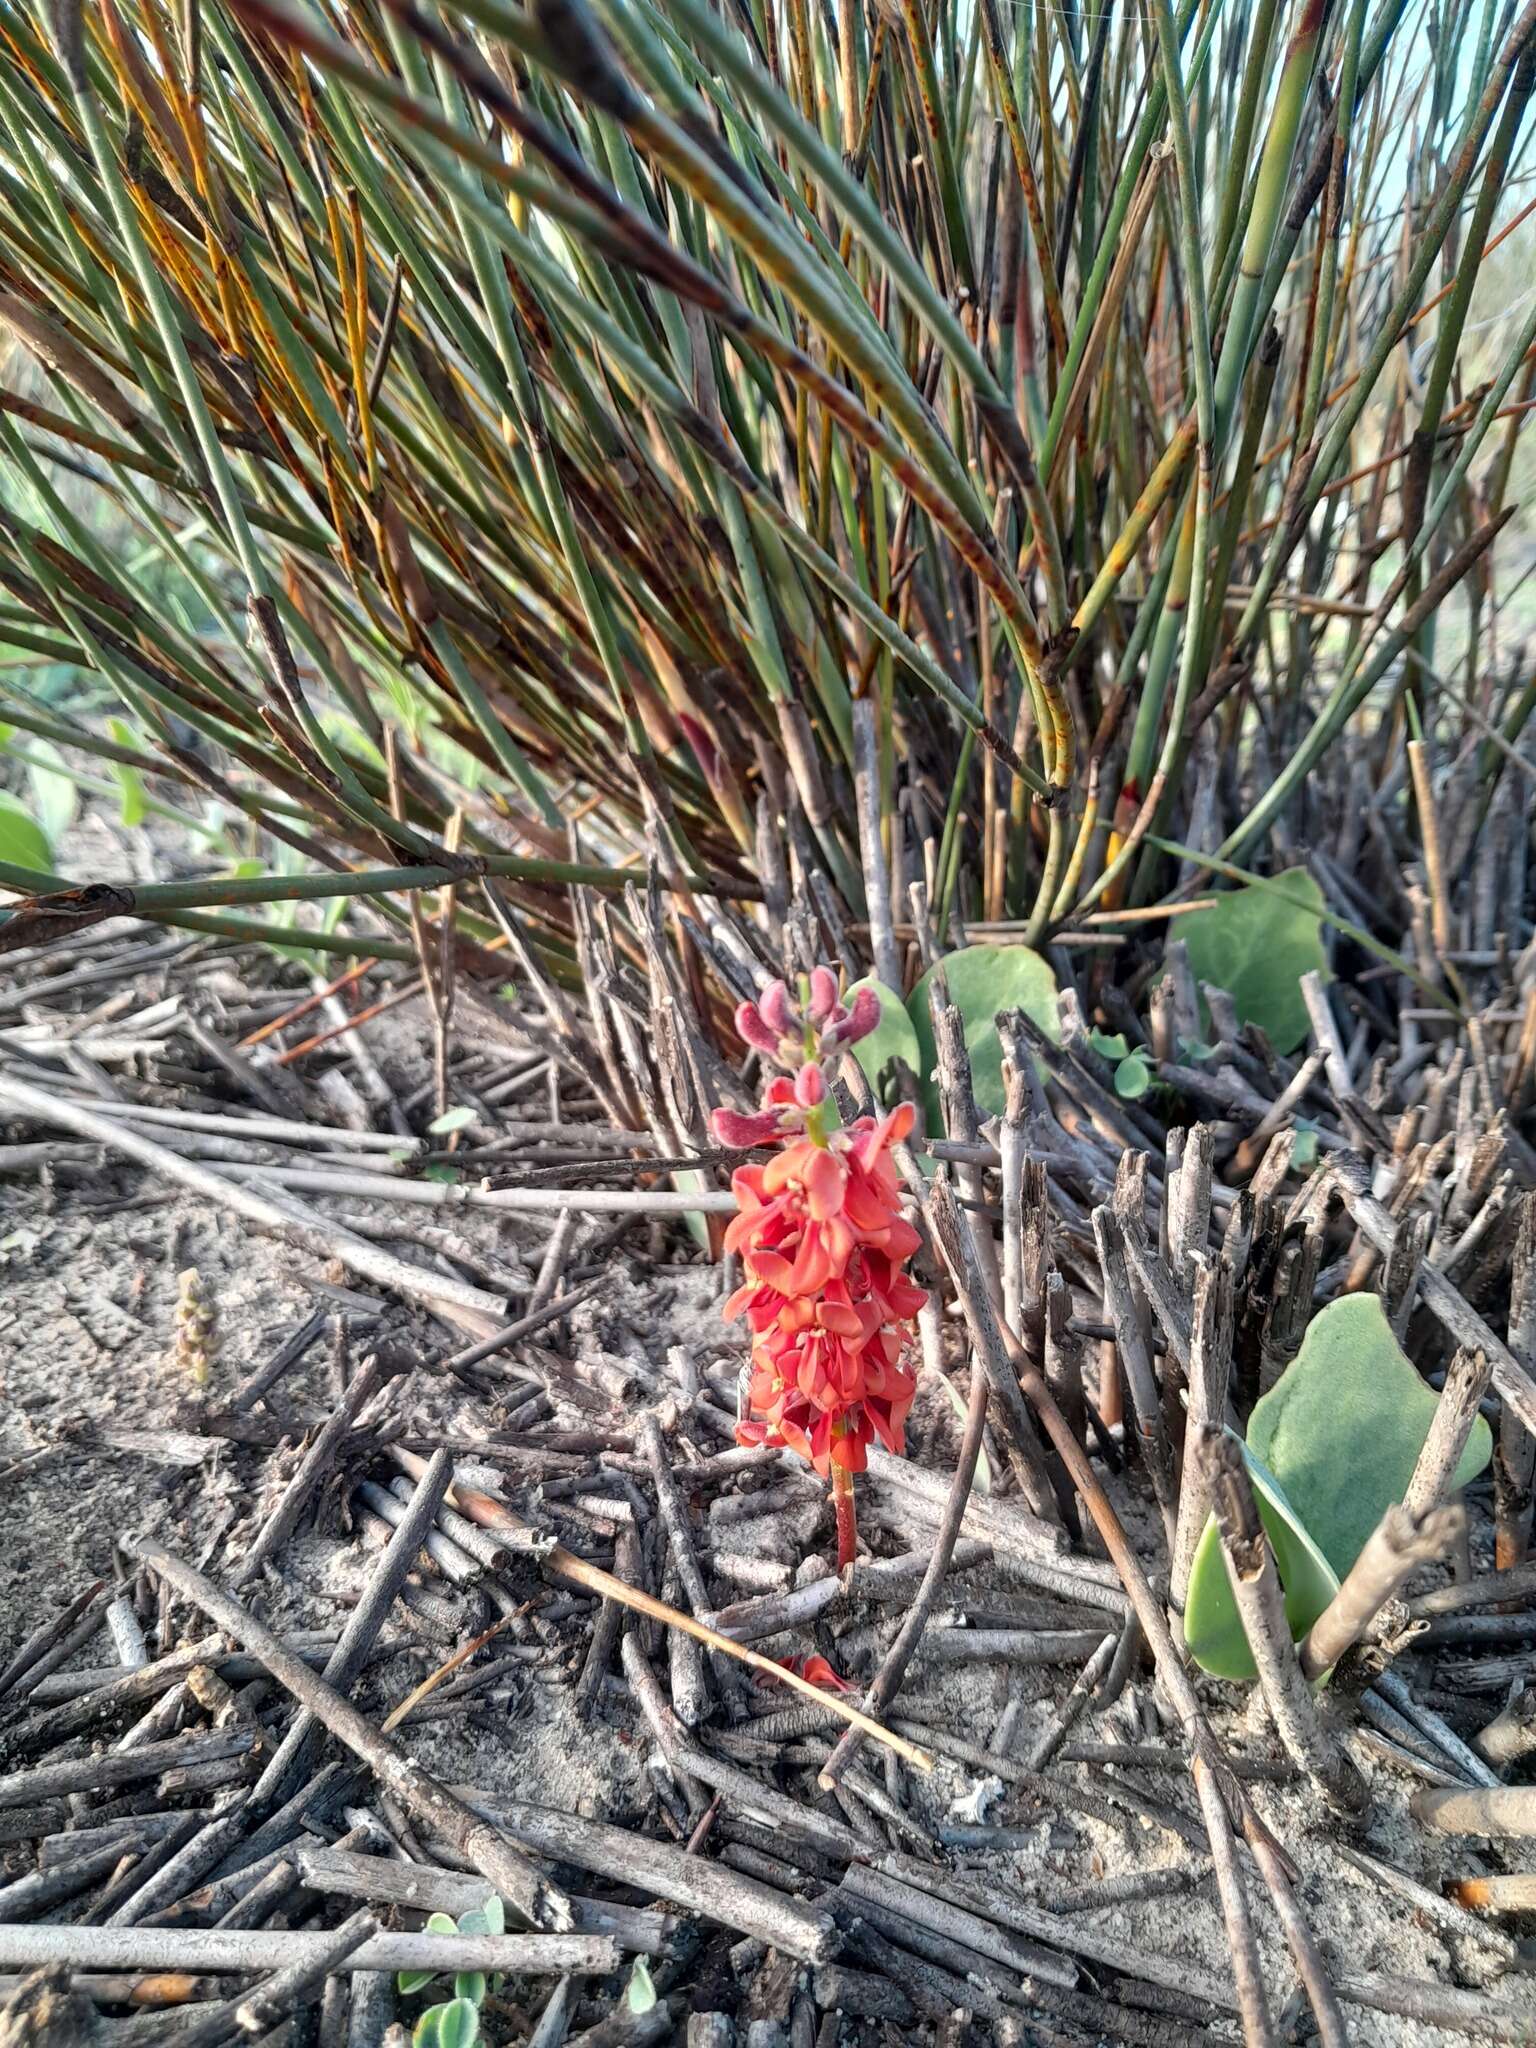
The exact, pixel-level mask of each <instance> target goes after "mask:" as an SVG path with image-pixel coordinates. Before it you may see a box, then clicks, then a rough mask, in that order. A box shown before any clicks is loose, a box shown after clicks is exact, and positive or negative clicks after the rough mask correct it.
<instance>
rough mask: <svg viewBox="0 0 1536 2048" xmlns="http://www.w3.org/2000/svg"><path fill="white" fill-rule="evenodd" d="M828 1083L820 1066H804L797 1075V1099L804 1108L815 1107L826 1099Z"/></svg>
mask: <svg viewBox="0 0 1536 2048" xmlns="http://www.w3.org/2000/svg"><path fill="white" fill-rule="evenodd" d="M826 1094H827V1083H826V1077H825V1076H824V1075H823V1073H822V1071H821V1069H820V1067H817V1066H804V1067H802V1068H801V1069H800V1071H799V1073H798V1074H796V1076H795V1100H796V1102H798V1103H799V1105H800V1107H801V1108H802V1109H814V1108H815V1107H816V1105H817V1103H818V1102H823V1101H825V1100H826Z"/></svg>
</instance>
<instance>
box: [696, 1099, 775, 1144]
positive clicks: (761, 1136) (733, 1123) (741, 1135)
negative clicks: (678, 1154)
mask: <svg viewBox="0 0 1536 2048" xmlns="http://www.w3.org/2000/svg"><path fill="white" fill-rule="evenodd" d="M709 1125H710V1129H711V1130H712V1131H713V1132H714V1134H715V1136H716V1138H718V1139H719V1141H720V1143H721V1144H722V1145H730V1146H733V1147H735V1148H736V1149H737V1150H738V1151H745V1150H746V1148H747V1147H748V1146H749V1145H767V1144H769V1143H771V1142H772V1140H773V1139H775V1138H776V1137H777V1136H778V1135H779V1118H778V1112H777V1111H776V1110H772V1109H760V1110H758V1111H756V1112H755V1114H753V1115H751V1116H744V1115H743V1114H742V1112H741V1111H740V1110H739V1109H717V1110H716V1111H715V1112H714V1114H713V1115H712V1116H711V1117H710V1120H709Z"/></svg>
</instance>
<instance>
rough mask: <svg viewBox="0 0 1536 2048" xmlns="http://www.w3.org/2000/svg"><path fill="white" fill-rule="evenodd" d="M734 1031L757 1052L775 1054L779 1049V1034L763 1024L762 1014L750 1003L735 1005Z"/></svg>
mask: <svg viewBox="0 0 1536 2048" xmlns="http://www.w3.org/2000/svg"><path fill="white" fill-rule="evenodd" d="M736 1029H737V1030H738V1031H739V1032H740V1033H741V1035H742V1037H743V1038H744V1039H745V1040H746V1042H747V1044H748V1045H755V1046H756V1047H757V1049H758V1051H759V1052H767V1053H776V1052H777V1051H778V1049H779V1034H778V1033H777V1032H776V1031H773V1030H771V1029H770V1028H769V1026H768V1025H767V1024H765V1023H764V1021H763V1017H762V1013H761V1012H760V1011H759V1010H758V1009H757V1008H756V1007H755V1005H753V1004H752V1003H739V1004H738V1005H737V1008H736Z"/></svg>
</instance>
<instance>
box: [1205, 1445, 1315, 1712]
mask: <svg viewBox="0 0 1536 2048" xmlns="http://www.w3.org/2000/svg"><path fill="white" fill-rule="evenodd" d="M1243 1462H1244V1464H1245V1465H1246V1466H1247V1467H1248V1476H1249V1478H1250V1479H1251V1480H1252V1481H1253V1491H1254V1497H1255V1499H1256V1500H1257V1502H1258V1507H1259V1520H1260V1521H1261V1522H1262V1523H1263V1524H1264V1528H1265V1532H1266V1534H1267V1535H1268V1537H1269V1540H1270V1544H1271V1546H1272V1547H1273V1549H1274V1553H1275V1563H1276V1565H1277V1566H1278V1567H1279V1571H1280V1583H1281V1585H1282V1587H1283V1588H1284V1590H1285V1618H1286V1620H1287V1622H1288V1623H1289V1624H1290V1630H1291V1637H1292V1640H1293V1641H1295V1642H1300V1640H1301V1638H1302V1637H1303V1636H1304V1635H1305V1634H1306V1632H1307V1630H1308V1629H1309V1628H1310V1627H1311V1626H1312V1624H1313V1622H1314V1621H1316V1619H1317V1617H1318V1616H1319V1615H1320V1614H1321V1613H1322V1611H1323V1609H1324V1608H1325V1607H1326V1606H1327V1605H1328V1603H1329V1601H1330V1600H1332V1598H1333V1596H1334V1594H1335V1593H1336V1592H1337V1591H1338V1590H1339V1581H1338V1578H1337V1576H1336V1575H1335V1573H1334V1571H1333V1569H1332V1567H1331V1566H1330V1565H1329V1562H1328V1560H1327V1558H1326V1557H1324V1555H1323V1553H1322V1552H1321V1551H1320V1550H1319V1549H1318V1547H1317V1545H1316V1544H1315V1543H1314V1542H1313V1540H1312V1538H1311V1536H1310V1535H1309V1534H1308V1533H1307V1527H1306V1524H1305V1523H1304V1522H1303V1521H1302V1519H1301V1517H1300V1516H1299V1515H1298V1514H1297V1512H1296V1510H1295V1508H1294V1507H1293V1506H1292V1504H1291V1502H1290V1501H1289V1500H1287V1498H1286V1496H1285V1490H1284V1488H1283V1487H1282V1486H1281V1485H1280V1482H1279V1481H1278V1480H1277V1479H1276V1477H1275V1475H1274V1473H1273V1472H1271V1471H1270V1470H1269V1469H1268V1468H1267V1467H1266V1466H1265V1465H1264V1463H1263V1462H1262V1460H1261V1459H1259V1458H1256V1457H1255V1456H1254V1454H1253V1449H1252V1446H1251V1445H1248V1444H1244V1445H1243ZM1184 1640H1185V1643H1186V1644H1187V1646H1188V1648H1189V1654H1190V1655H1191V1656H1192V1657H1193V1658H1194V1660H1195V1662H1196V1663H1197V1664H1198V1665H1199V1666H1200V1668H1201V1669H1202V1670H1203V1671H1209V1672H1210V1674H1211V1676H1212V1677H1213V1678H1231V1679H1248V1678H1253V1677H1255V1676H1257V1673H1256V1672H1255V1670H1254V1663H1253V1654H1252V1652H1251V1651H1250V1650H1249V1648H1248V1637H1247V1635H1246V1634H1245V1632H1244V1629H1243V1622H1242V1617H1241V1615H1240V1614H1239V1613H1238V1611H1237V1602H1236V1600H1235V1599H1234V1598H1233V1594H1232V1582H1231V1580H1230V1579H1229V1578H1228V1577H1227V1561H1226V1559H1225V1557H1224V1556H1223V1555H1222V1549H1221V1537H1220V1535H1219V1534H1218V1532H1217V1528H1216V1522H1215V1518H1214V1516H1213V1517H1212V1518H1211V1519H1210V1520H1209V1521H1208V1522H1207V1523H1206V1525H1205V1528H1204V1531H1203V1532H1202V1534H1201V1537H1200V1541H1199V1543H1198V1545H1197V1546H1196V1549H1195V1559H1194V1564H1193V1565H1192V1566H1191V1568H1190V1574H1189V1590H1188V1592H1187V1593H1186V1595H1185V1600H1184Z"/></svg>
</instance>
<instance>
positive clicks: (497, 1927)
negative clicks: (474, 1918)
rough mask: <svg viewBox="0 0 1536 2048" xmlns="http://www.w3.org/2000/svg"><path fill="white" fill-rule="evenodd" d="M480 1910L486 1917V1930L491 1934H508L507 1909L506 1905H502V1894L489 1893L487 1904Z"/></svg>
mask: <svg viewBox="0 0 1536 2048" xmlns="http://www.w3.org/2000/svg"><path fill="white" fill-rule="evenodd" d="M480 1910H481V1912H482V1913H483V1914H484V1915H485V1924H486V1928H487V1929H488V1931H489V1932H490V1933H492V1934H505V1933H506V1931H507V1909H506V1907H505V1905H504V1904H503V1903H502V1899H501V1894H500V1893H499V1892H490V1893H488V1894H487V1896H486V1901H485V1904H484V1905H483V1906H482V1907H481V1908H480Z"/></svg>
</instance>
